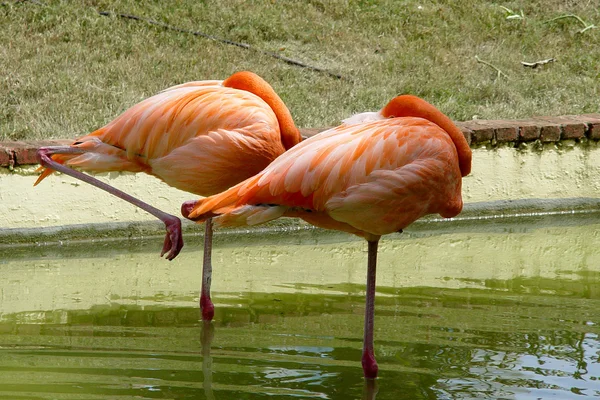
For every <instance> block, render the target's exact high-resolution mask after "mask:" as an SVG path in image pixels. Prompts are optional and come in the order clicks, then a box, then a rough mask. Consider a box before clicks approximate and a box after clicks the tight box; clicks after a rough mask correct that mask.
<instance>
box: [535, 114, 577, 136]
mask: <svg viewBox="0 0 600 400" xmlns="http://www.w3.org/2000/svg"><path fill="white" fill-rule="evenodd" d="M536 119H539V120H541V121H547V122H550V123H552V124H556V125H559V126H560V130H561V134H560V138H561V139H563V140H565V139H582V138H584V137H585V131H586V130H587V126H586V124H585V123H584V122H583V121H582V120H580V119H579V117H577V116H569V115H565V116H561V117H537V118H536Z"/></svg>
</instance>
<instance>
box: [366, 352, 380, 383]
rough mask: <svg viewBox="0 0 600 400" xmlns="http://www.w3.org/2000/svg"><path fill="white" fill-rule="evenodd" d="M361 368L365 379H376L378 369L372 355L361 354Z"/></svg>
mask: <svg viewBox="0 0 600 400" xmlns="http://www.w3.org/2000/svg"><path fill="white" fill-rule="evenodd" d="M362 367H363V373H364V375H365V378H366V379H375V378H377V372H378V371H379V367H378V366H377V361H375V356H374V355H373V353H368V352H367V353H363V356H362Z"/></svg>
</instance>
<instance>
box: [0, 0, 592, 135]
mask: <svg viewBox="0 0 600 400" xmlns="http://www.w3.org/2000/svg"><path fill="white" fill-rule="evenodd" d="M39 3H43V4H39ZM503 7H504V8H503ZM508 10H512V14H511V12H509V11H508ZM98 11H114V12H121V13H129V14H135V15H139V16H141V17H145V18H151V19H154V20H156V21H159V22H162V23H166V24H170V25H173V26H177V27H180V28H183V29H189V30H196V31H202V32H204V33H207V34H211V35H215V36H218V37H222V38H226V39H230V40H233V41H237V42H243V43H247V44H250V45H251V46H253V47H255V48H256V49H261V50H265V51H270V52H275V53H277V54H280V55H282V56H285V57H289V58H293V59H296V60H299V61H302V62H304V63H307V64H310V65H314V66H317V67H321V68H326V69H328V70H330V71H332V72H335V73H339V74H341V75H343V76H344V77H345V78H346V79H343V80H339V79H336V78H332V77H331V76H328V75H326V74H323V73H319V72H315V71H311V70H308V69H303V68H299V67H296V66H291V65H288V64H286V63H284V62H282V61H280V60H277V59H275V58H272V57H269V56H267V55H265V54H262V53H260V52H257V51H249V50H245V49H242V48H239V47H235V46H231V45H226V44H223V43H219V42H215V41H211V40H208V39H205V38H202V37H198V36H193V35H190V34H186V33H180V32H175V31H170V30H165V29H163V28H159V27H156V26H151V25H148V24H147V23H144V22H139V21H132V20H124V19H121V18H118V17H114V16H113V17H106V16H101V15H99V14H98ZM569 14H573V15H577V16H579V17H580V18H581V19H582V20H583V21H584V22H585V23H586V24H588V25H591V24H594V25H598V26H600V5H599V4H598V1H583V0H582V1H563V0H560V1H559V0H530V1H521V2H518V1H500V2H487V1H476V0H466V1H461V2H454V1H419V0H404V1H402V0H388V1H373V0H362V1H352V0H350V1H342V0H331V1H328V0H307V1H294V0H287V1H284V0H271V1H258V0H248V1H243V0H235V1H217V0H215V1H212V0H206V1H199V0H179V1H176V2H138V1H133V0H131V1H127V0H122V1H94V0H87V1H81V2H75V1H53V0H42V1H41V2H31V1H21V2H16V1H7V2H4V3H1V5H0V140H21V139H41V138H68V137H74V136H77V135H80V134H83V133H86V132H87V131H90V130H93V129H95V128H97V127H99V126H102V125H103V124H105V123H106V122H108V121H110V120H111V119H113V118H114V117H116V116H117V115H118V114H119V113H120V112H122V111H123V110H125V109H126V108H128V107H129V106H131V105H133V104H134V103H136V102H137V101H139V100H141V99H142V98H144V97H147V96H150V95H152V94H154V93H156V92H158V91H160V90H162V89H164V88H166V87H168V86H171V85H174V84H177V83H181V82H185V81H189V80H199V79H216V78H225V77H227V76H228V75H230V74H231V73H232V72H234V71H237V70H242V69H249V70H253V71H255V72H257V73H258V74H259V75H262V76H263V77H264V78H265V79H267V80H268V81H269V82H271V84H272V85H273V86H274V87H275V89H276V90H277V91H278V93H279V94H280V95H281V97H282V98H283V100H284V101H285V102H286V103H287V104H288V106H289V108H290V110H291V111H292V114H293V115H294V117H295V120H296V122H297V124H298V126H300V127H322V126H330V125H334V124H337V123H338V122H339V120H340V119H342V118H345V117H347V116H349V115H351V114H353V113H356V112H362V111H367V110H377V109H380V108H381V107H382V106H383V105H384V104H385V103H386V102H387V101H388V100H389V99H390V98H391V97H393V96H395V95H397V94H400V93H413V94H416V95H418V96H421V97H424V98H425V99H427V100H429V101H430V102H432V103H434V104H435V105H437V106H438V107H439V108H440V109H441V110H442V111H444V112H445V113H447V114H448V115H450V117H451V118H453V119H456V120H467V119H471V118H473V116H477V117H478V118H484V119H492V118H521V117H528V116H534V115H561V114H579V113H590V112H598V111H599V108H600V101H599V99H600V96H599V93H600V67H599V66H600V28H590V29H587V30H586V31H585V32H583V33H580V31H581V30H582V29H583V28H584V25H583V24H582V23H581V22H580V21H578V20H577V19H576V18H574V17H567V18H558V19H555V18H557V17H561V16H564V15H569ZM511 15H513V16H514V15H517V17H510V16H511ZM507 17H510V18H507ZM553 19H554V20H553ZM476 56H478V57H479V58H480V59H481V60H485V61H487V62H489V63H491V64H493V65H494V66H495V67H497V68H499V69H500V70H502V72H503V73H505V74H506V75H507V76H508V78H504V77H502V76H501V77H499V76H498V74H497V72H496V71H495V70H494V69H493V68H491V67H489V66H487V65H484V64H482V63H478V62H477V60H476ZM551 57H554V58H556V62H554V63H550V64H546V65H544V66H542V67H540V68H536V69H530V68H525V67H523V66H522V65H521V63H520V62H521V61H527V62H533V61H537V60H542V59H547V58H551Z"/></svg>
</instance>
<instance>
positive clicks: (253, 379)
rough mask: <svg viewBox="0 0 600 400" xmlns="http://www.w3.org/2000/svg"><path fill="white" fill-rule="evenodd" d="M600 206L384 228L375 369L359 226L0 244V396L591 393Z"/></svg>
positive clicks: (595, 371) (596, 385) (599, 296)
mask: <svg viewBox="0 0 600 400" xmlns="http://www.w3.org/2000/svg"><path fill="white" fill-rule="evenodd" d="M599 228H600V214H597V213H588V214H575V215H558V216H532V217H521V218H492V219H488V220H482V221H477V220H472V221H466V222H464V221H463V222H444V223H423V224H417V225H415V227H414V228H413V229H411V230H410V231H409V232H406V233H404V234H402V235H391V236H389V237H385V238H383V239H382V242H381V244H380V255H379V270H378V280H377V283H378V286H377V298H376V318H375V347H376V357H377V360H378V362H379V367H380V375H379V379H378V380H377V381H376V385H375V386H368V385H366V384H365V382H364V380H363V379H362V369H361V366H360V357H361V346H362V324H363V310H364V309H363V307H364V283H363V282H364V279H365V269H366V268H365V264H366V244H365V243H363V241H361V240H356V239H354V238H351V237H349V236H346V235H343V234H332V233H324V232H322V231H317V230H300V231H289V232H263V233H261V234H253V235H244V234H238V235H221V236H218V237H217V238H216V242H215V254H214V261H213V264H214V269H215V275H214V280H213V289H214V300H215V304H216V315H215V320H214V322H213V323H212V324H209V325H205V324H203V323H202V322H200V321H199V316H200V314H199V311H198V307H197V301H198V293H197V292H198V287H199V285H200V263H201V259H202V253H201V251H199V250H198V249H199V246H200V239H199V238H195V237H191V238H188V240H187V243H186V247H185V248H184V251H183V253H182V254H181V255H180V257H178V259H176V260H175V261H173V262H167V261H164V260H162V259H160V258H159V257H158V256H157V251H158V249H159V248H160V246H161V239H160V238H157V239H152V240H147V241H136V240H129V241H122V242H97V243H93V242H90V243H82V244H62V245H53V246H30V247H16V248H8V247H4V248H2V249H0V300H1V301H2V303H1V307H0V398H2V399H130V398H136V399H361V398H376V399H379V400H381V399H579V398H581V397H596V396H600V365H599V363H598V356H599V354H600V353H599V352H600V342H599V338H598V334H599V333H600V329H599V325H598V324H600V250H599V245H600V233H599V232H600V230H599Z"/></svg>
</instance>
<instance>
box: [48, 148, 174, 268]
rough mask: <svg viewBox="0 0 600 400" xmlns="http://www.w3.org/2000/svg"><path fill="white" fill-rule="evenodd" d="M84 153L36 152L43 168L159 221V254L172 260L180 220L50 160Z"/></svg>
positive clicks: (55, 149)
mask: <svg viewBox="0 0 600 400" xmlns="http://www.w3.org/2000/svg"><path fill="white" fill-rule="evenodd" d="M82 153H85V150H82V149H78V148H75V147H68V146H65V147H61V146H56V147H42V148H40V149H39V150H38V152H37V157H38V161H39V162H40V164H41V165H43V166H44V167H47V168H50V169H53V170H55V171H59V172H62V173H63V174H66V175H69V176H72V177H73V178H75V179H79V180H81V181H84V182H86V183H89V184H90V185H93V186H96V187H97V188H100V189H102V190H104V191H106V192H108V193H110V194H112V195H114V196H117V197H118V198H120V199H123V200H125V201H127V202H129V203H131V204H133V205H134V206H137V207H139V208H141V209H142V210H144V211H147V212H148V213H150V214H152V215H154V216H155V217H156V218H158V219H159V220H161V221H162V222H163V223H164V224H165V227H166V229H167V234H166V236H165V242H164V245H163V248H162V251H161V253H160V256H161V257H162V256H163V255H165V254H166V259H167V260H172V259H174V258H175V257H176V256H177V254H179V252H180V251H181V248H182V247H183V237H182V233H181V220H180V219H179V218H177V217H176V216H174V215H171V214H167V213H165V212H164V211H161V210H159V209H158V208H155V207H152V206H151V205H150V204H148V203H145V202H143V201H141V200H139V199H137V198H135V197H133V196H131V195H129V194H127V193H125V192H123V191H121V190H119V189H117V188H114V187H112V186H110V185H108V184H106V183H104V182H102V181H100V180H98V179H96V178H94V177H91V176H89V175H86V174H84V173H83V172H80V171H76V170H74V169H72V168H69V167H67V166H65V165H62V164H60V163H58V162H56V161H54V160H53V159H52V157H51V156H52V154H82Z"/></svg>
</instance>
